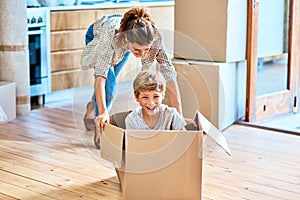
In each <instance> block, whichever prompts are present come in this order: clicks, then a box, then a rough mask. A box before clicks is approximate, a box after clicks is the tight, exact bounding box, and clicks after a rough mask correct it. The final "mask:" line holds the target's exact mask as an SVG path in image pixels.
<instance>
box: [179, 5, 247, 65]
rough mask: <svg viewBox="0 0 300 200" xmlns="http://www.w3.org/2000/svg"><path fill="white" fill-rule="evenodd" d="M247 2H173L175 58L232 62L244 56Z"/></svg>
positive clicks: (242, 58)
mask: <svg viewBox="0 0 300 200" xmlns="http://www.w3.org/2000/svg"><path fill="white" fill-rule="evenodd" d="M246 34H247V1H245V0H222V1H220V0H189V1H176V4H175V37H174V50H175V51H174V52H175V57H176V58H185V59H194V60H201V61H218V62H236V61H240V60H245V58H246Z"/></svg>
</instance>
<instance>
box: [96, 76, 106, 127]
mask: <svg viewBox="0 0 300 200" xmlns="http://www.w3.org/2000/svg"><path fill="white" fill-rule="evenodd" d="M105 81H106V78H105V77H103V76H96V77H95V84H94V90H95V95H96V101H97V105H98V113H99V114H98V116H96V126H99V125H100V127H101V128H102V129H103V128H104V124H105V123H109V114H108V111H107V109H106V101H105Z"/></svg>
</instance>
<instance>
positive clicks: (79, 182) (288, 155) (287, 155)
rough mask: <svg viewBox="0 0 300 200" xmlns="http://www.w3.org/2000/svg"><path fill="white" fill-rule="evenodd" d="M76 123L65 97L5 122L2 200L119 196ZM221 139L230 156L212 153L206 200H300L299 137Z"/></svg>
mask: <svg viewBox="0 0 300 200" xmlns="http://www.w3.org/2000/svg"><path fill="white" fill-rule="evenodd" d="M78 120H81V118H80V117H76V114H74V106H72V101H68V100H67V101H60V102H59V103H55V104H49V105H46V106H45V107H44V108H41V109H37V110H33V111H32V112H31V114H30V116H26V117H18V118H17V119H16V120H15V121H12V122H9V123H5V124H2V125H0V199H1V200H6V199H7V200H12V199H26V200H27V199H28V200H32V199H37V200H44V199H66V200H70V199H72V200H75V199H111V200H113V199H121V191H120V187H119V182H118V179H117V177H116V173H115V171H114V170H113V169H112V168H110V167H108V166H107V165H106V164H105V163H104V162H103V161H101V160H100V158H99V151H98V150H96V149H95V148H94V146H93V143H92V137H93V133H90V132H85V131H84V130H83V129H82V128H81V125H82V124H81V125H80V126H79V125H78V124H80V123H79V122H78ZM224 134H225V136H226V138H227V140H228V143H229V146H230V148H231V151H232V156H227V154H226V153H224V152H223V151H222V150H221V149H220V148H219V147H217V146H215V147H214V148H213V149H209V150H211V152H210V153H207V154H206V156H205V159H204V168H203V188H202V190H203V199H205V200H235V199H241V200H242V199H243V200H246V199H251V200H299V199H300V137H299V136H295V135H289V134H285V133H279V132H271V131H267V130H262V129H256V128H252V127H247V126H241V125H233V126H231V127H229V128H228V129H226V130H225V131H224ZM207 152H209V151H208V150H207ZM178 184H180V183H178Z"/></svg>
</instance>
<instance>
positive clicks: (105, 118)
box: [95, 112, 109, 129]
mask: <svg viewBox="0 0 300 200" xmlns="http://www.w3.org/2000/svg"><path fill="white" fill-rule="evenodd" d="M106 123H109V115H108V113H107V112H104V113H103V114H99V115H98V116H97V117H96V119H95V124H96V127H99V128H101V129H104V126H105V124H106Z"/></svg>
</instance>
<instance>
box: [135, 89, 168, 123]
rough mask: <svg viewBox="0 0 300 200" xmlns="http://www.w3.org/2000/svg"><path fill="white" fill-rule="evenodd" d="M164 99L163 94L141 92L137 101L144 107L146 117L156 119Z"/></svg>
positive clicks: (154, 91) (148, 91)
mask: <svg viewBox="0 0 300 200" xmlns="http://www.w3.org/2000/svg"><path fill="white" fill-rule="evenodd" d="M163 98H164V95H163V93H162V92H158V91H156V90H146V91H140V94H139V96H138V98H136V101H137V102H139V104H140V106H141V107H142V109H143V116H144V117H147V116H148V117H150V116H151V117H154V115H155V114H159V106H160V105H161V103H162V101H163ZM155 117H156V116H155Z"/></svg>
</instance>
